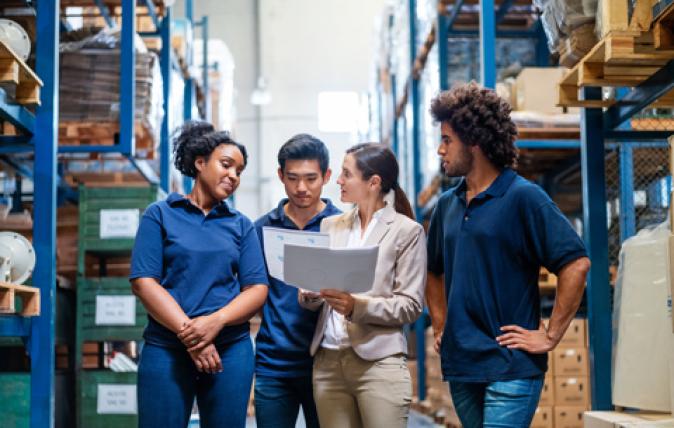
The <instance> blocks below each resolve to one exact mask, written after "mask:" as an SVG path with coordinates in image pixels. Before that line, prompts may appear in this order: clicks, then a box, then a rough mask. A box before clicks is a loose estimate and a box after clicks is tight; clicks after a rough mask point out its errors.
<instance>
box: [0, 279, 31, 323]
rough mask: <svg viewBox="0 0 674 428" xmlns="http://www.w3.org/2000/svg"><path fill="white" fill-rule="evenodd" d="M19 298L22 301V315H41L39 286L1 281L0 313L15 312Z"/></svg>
mask: <svg viewBox="0 0 674 428" xmlns="http://www.w3.org/2000/svg"><path fill="white" fill-rule="evenodd" d="M17 298H19V299H21V302H22V309H21V312H19V314H20V315H23V316H25V317H34V316H38V315H40V289H39V288H36V287H29V286H27V285H17V284H10V283H7V282H2V281H0V313H3V314H15V313H16V299H17Z"/></svg>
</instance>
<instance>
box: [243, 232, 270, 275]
mask: <svg viewBox="0 0 674 428" xmlns="http://www.w3.org/2000/svg"><path fill="white" fill-rule="evenodd" d="M246 223H248V224H245V223H244V233H243V237H242V238H241V248H240V253H239V274H238V276H239V284H240V286H241V288H243V287H247V286H249V285H256V284H264V285H269V281H268V279H267V270H266V268H265V263H264V254H263V253H262V247H261V246H260V240H259V238H258V236H257V232H256V231H255V228H254V227H253V225H252V224H251V223H250V222H249V221H248V222H246Z"/></svg>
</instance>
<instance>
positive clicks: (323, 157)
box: [278, 134, 330, 175]
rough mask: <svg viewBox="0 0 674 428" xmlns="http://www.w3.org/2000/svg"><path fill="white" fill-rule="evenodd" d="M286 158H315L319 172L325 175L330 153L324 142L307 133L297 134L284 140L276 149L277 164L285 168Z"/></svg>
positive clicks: (282, 169) (282, 168)
mask: <svg viewBox="0 0 674 428" xmlns="http://www.w3.org/2000/svg"><path fill="white" fill-rule="evenodd" d="M288 160H317V161H318V164H319V165H320V167H321V173H323V175H325V173H326V172H327V171H328V165H329V164H330V154H329V153H328V148H327V147H325V144H324V143H323V142H322V141H321V140H319V139H318V138H316V137H314V136H313V135H309V134H297V135H295V136H294V137H292V138H291V139H290V140H288V141H286V142H285V144H283V146H281V149H280V150H279V151H278V165H279V167H281V171H284V170H285V167H286V161H288Z"/></svg>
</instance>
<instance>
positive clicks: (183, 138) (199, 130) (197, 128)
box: [173, 121, 248, 178]
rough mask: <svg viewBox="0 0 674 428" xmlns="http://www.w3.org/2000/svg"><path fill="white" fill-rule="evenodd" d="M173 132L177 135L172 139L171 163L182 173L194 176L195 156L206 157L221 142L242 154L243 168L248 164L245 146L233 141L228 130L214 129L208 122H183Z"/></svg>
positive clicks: (195, 171)
mask: <svg viewBox="0 0 674 428" xmlns="http://www.w3.org/2000/svg"><path fill="white" fill-rule="evenodd" d="M175 133H176V134H178V136H177V137H175V138H174V140H173V164H174V165H175V167H176V169H177V170H178V171H180V172H181V173H182V174H183V175H186V176H188V177H192V178H195V177H196V176H197V168H196V167H195V166H194V162H195V161H196V160H197V157H199V156H204V157H205V158H206V159H208V158H209V157H210V156H211V153H213V150H215V148H216V147H218V146H219V145H221V144H230V145H232V146H236V147H237V148H238V149H239V151H240V152H241V155H242V156H243V166H244V168H245V167H246V165H247V164H248V152H247V151H246V148H245V147H244V146H243V145H242V144H240V143H237V142H236V141H234V140H233V139H232V137H231V136H230V135H229V132H227V131H216V130H215V128H213V125H211V124H210V123H208V122H200V121H189V122H185V123H184V124H183V125H182V126H181V127H180V128H178V129H177V130H176V131H175Z"/></svg>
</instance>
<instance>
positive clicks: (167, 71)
mask: <svg viewBox="0 0 674 428" xmlns="http://www.w3.org/2000/svg"><path fill="white" fill-rule="evenodd" d="M160 33H161V59H160V61H159V62H160V64H161V75H162V83H163V88H162V89H163V91H164V118H163V120H162V124H161V139H160V144H159V162H160V164H159V179H160V181H159V183H160V187H161V189H162V190H164V192H166V193H168V192H169V190H170V188H169V181H170V176H171V144H170V142H169V140H170V133H171V74H172V73H171V58H172V52H173V48H172V46H171V9H170V8H169V9H167V10H166V15H165V16H164V19H163V21H162V23H161V25H160Z"/></svg>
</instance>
